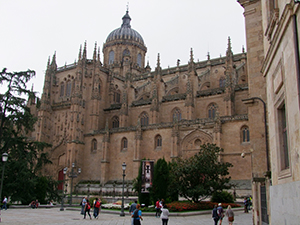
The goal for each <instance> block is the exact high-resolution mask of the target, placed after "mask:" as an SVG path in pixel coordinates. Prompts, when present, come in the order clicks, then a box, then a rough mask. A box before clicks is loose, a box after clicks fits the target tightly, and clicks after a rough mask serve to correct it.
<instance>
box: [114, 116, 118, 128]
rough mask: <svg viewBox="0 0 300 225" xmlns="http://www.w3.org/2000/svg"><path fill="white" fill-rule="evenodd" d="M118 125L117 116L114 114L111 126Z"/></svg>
mask: <svg viewBox="0 0 300 225" xmlns="http://www.w3.org/2000/svg"><path fill="white" fill-rule="evenodd" d="M118 127H119V117H117V116H114V117H113V118H112V128H118Z"/></svg>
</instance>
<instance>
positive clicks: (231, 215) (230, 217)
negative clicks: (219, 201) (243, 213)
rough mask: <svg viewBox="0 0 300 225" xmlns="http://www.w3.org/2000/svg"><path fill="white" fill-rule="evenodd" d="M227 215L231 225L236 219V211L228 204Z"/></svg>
mask: <svg viewBox="0 0 300 225" xmlns="http://www.w3.org/2000/svg"><path fill="white" fill-rule="evenodd" d="M225 215H226V216H227V217H228V223H229V225H232V223H233V221H234V213H233V211H232V209H231V205H228V207H227V210H226V212H225Z"/></svg>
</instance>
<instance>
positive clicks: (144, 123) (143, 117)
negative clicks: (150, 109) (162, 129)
mask: <svg viewBox="0 0 300 225" xmlns="http://www.w3.org/2000/svg"><path fill="white" fill-rule="evenodd" d="M140 120H141V125H142V126H148V125H149V117H148V114H147V113H145V112H144V113H142V114H141V116H140Z"/></svg>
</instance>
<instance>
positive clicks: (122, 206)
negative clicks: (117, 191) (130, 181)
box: [120, 162, 126, 216]
mask: <svg viewBox="0 0 300 225" xmlns="http://www.w3.org/2000/svg"><path fill="white" fill-rule="evenodd" d="M122 170H123V187H122V205H121V213H120V216H125V213H124V178H125V176H126V175H125V170H126V163H125V162H123V164H122Z"/></svg>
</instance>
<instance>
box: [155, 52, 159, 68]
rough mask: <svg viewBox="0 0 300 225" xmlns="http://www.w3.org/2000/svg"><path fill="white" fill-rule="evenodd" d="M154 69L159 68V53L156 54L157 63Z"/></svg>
mask: <svg viewBox="0 0 300 225" xmlns="http://www.w3.org/2000/svg"><path fill="white" fill-rule="evenodd" d="M156 67H157V68H159V67H160V57H159V53H158V54H157V63H156Z"/></svg>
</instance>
